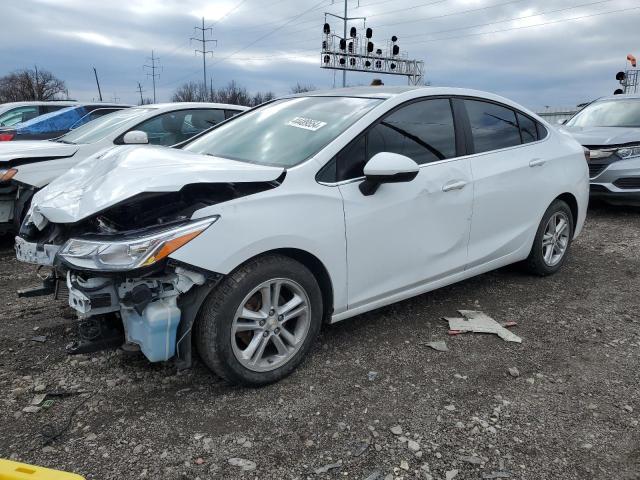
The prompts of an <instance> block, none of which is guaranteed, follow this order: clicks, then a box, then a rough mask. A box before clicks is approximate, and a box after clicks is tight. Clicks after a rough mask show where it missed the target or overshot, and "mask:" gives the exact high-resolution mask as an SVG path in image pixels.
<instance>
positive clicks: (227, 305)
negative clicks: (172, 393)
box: [195, 255, 323, 387]
mask: <svg viewBox="0 0 640 480" xmlns="http://www.w3.org/2000/svg"><path fill="white" fill-rule="evenodd" d="M274 299H275V300H274ZM322 318H323V304H322V294H321V291H320V287H319V286H318V282H317V281H316V279H315V277H314V276H313V274H312V273H311V271H309V269H308V268H307V267H305V266H304V265H302V264H301V263H299V262H297V261H295V260H293V259H291V258H289V257H285V256H283V255H265V256H262V257H257V258H255V259H253V260H250V261H248V262H247V263H245V264H243V265H242V266H240V267H239V268H238V269H236V270H235V271H233V272H232V273H230V274H229V275H228V276H227V277H226V278H225V279H224V280H223V281H222V282H221V284H220V285H219V286H218V287H217V288H216V289H215V290H214V291H213V292H211V294H210V295H209V297H208V298H207V299H206V301H205V303H204V305H203V307H202V309H201V311H200V313H199V314H198V317H197V319H196V324H195V329H196V330H195V333H196V337H195V341H196V346H197V349H198V353H199V354H200V357H201V358H202V360H203V362H204V363H205V364H206V365H207V367H209V368H210V369H211V370H212V371H213V372H214V373H215V374H217V375H218V376H220V377H222V378H223V379H224V380H226V381H227V382H229V383H233V384H238V385H246V386H254V387H257V386H262V385H267V384H269V383H273V382H276V381H278V380H281V379H282V378H284V377H286V376H287V375H289V374H290V373H291V372H293V370H295V368H296V367H297V366H298V365H299V364H300V362H302V360H303V359H304V357H305V356H306V355H307V353H308V352H309V350H310V349H311V346H312V344H313V342H314V340H315V339H316V337H317V335H318V333H319V331H320V326H321V324H322Z"/></svg>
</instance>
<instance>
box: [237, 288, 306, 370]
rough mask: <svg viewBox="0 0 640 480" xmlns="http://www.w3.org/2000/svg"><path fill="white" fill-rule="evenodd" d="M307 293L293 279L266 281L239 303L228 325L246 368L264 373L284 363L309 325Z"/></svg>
mask: <svg viewBox="0 0 640 480" xmlns="http://www.w3.org/2000/svg"><path fill="white" fill-rule="evenodd" d="M310 309H311V306H310V302H309V296H308V295H307V293H306V292H305V291H304V289H303V288H302V287H301V286H300V285H299V284H298V283H296V282H294V281H293V280H290V279H285V278H274V279H271V280H267V281H266V282H263V283H261V284H260V285H258V286H257V287H255V288H254V289H253V290H252V291H251V292H250V293H249V294H248V295H247V296H246V297H245V298H244V300H243V301H242V302H241V303H240V306H239V307H238V309H237V311H236V314H235V317H234V319H233V323H232V324H231V344H232V348H233V353H234V355H235V357H236V358H237V359H238V361H239V362H240V363H241V364H242V365H243V366H244V367H245V368H247V369H249V370H252V371H255V372H267V371H270V370H275V369H276V368H278V367H280V366H282V365H284V364H285V363H287V362H288V361H289V360H290V359H291V358H292V357H293V356H294V355H295V354H296V352H297V351H298V350H299V349H300V347H301V346H302V344H303V343H304V341H305V339H306V337H307V334H308V332H309V327H310V324H311V311H310Z"/></svg>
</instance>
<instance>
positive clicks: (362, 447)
mask: <svg viewBox="0 0 640 480" xmlns="http://www.w3.org/2000/svg"><path fill="white" fill-rule="evenodd" d="M368 448H369V442H357V443H356V444H355V445H354V447H353V451H352V452H351V454H352V455H353V456H354V457H359V456H360V455H362V454H363V453H364V452H366V451H367V449H368Z"/></svg>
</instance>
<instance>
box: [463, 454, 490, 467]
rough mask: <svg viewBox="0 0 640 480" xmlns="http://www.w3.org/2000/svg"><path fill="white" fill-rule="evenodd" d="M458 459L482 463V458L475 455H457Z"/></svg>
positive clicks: (474, 463) (476, 463)
mask: <svg viewBox="0 0 640 480" xmlns="http://www.w3.org/2000/svg"><path fill="white" fill-rule="evenodd" d="M458 460H460V461H461V462H465V463H472V464H473V465H482V464H483V463H484V460H483V459H482V458H480V457H476V456H475V455H458Z"/></svg>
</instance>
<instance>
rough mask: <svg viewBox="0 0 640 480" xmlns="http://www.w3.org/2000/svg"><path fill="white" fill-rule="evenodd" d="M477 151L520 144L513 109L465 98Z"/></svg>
mask: <svg viewBox="0 0 640 480" xmlns="http://www.w3.org/2000/svg"><path fill="white" fill-rule="evenodd" d="M464 103H465V106H466V107H467V113H468V115H469V122H470V124H471V133H472V136H473V143H474V146H475V151H476V153H480V152H487V151H489V150H498V149H499V148H506V147H513V146H514V145H520V131H519V129H518V124H517V123H516V114H515V112H514V111H513V110H511V109H509V108H506V107H502V106H500V105H495V104H493V103H488V102H482V101H477V100H465V102H464Z"/></svg>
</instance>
